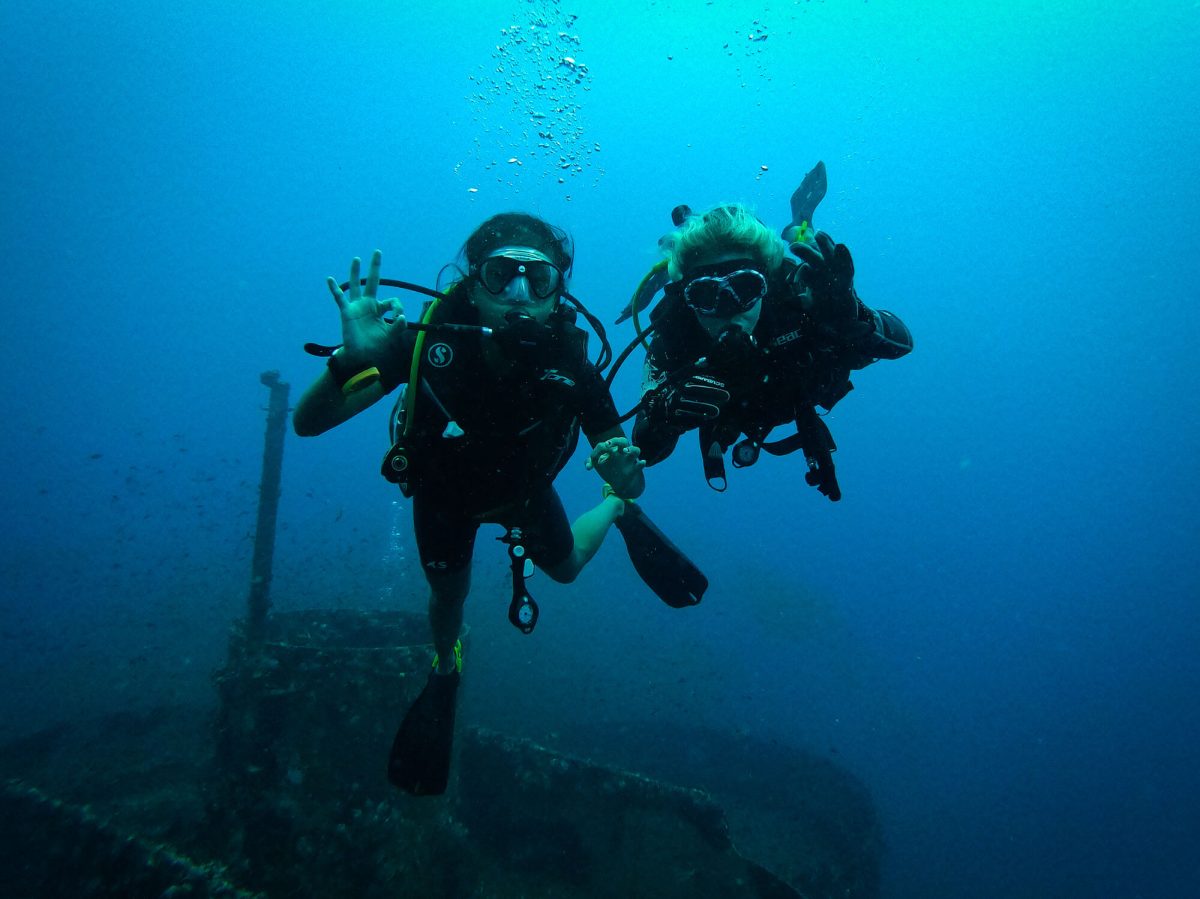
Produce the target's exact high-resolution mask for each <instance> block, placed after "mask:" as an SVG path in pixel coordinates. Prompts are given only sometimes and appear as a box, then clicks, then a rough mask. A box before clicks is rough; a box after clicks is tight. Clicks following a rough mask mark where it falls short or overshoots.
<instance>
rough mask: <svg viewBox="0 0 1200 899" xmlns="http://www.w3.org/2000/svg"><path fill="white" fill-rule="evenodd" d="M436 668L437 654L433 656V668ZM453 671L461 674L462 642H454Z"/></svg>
mask: <svg viewBox="0 0 1200 899" xmlns="http://www.w3.org/2000/svg"><path fill="white" fill-rule="evenodd" d="M437 666H438V654H437V653H436V652H435V653H434V654H433V667H434V668H436V667H437ZM454 670H455V671H457V672H458V673H459V674H462V640H455V641H454Z"/></svg>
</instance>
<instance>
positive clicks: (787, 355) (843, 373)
mask: <svg viewBox="0 0 1200 899" xmlns="http://www.w3.org/2000/svg"><path fill="white" fill-rule="evenodd" d="M818 172H819V174H820V195H819V196H817V197H816V200H817V201H818V202H819V199H820V196H823V195H824V167H823V166H821V165H818V169H814V172H813V173H810V178H812V177H813V175H814V174H816V173H818ZM807 180H808V179H806V182H807ZM795 205H796V198H793V206H795ZM812 205H813V206H815V203H812ZM680 209H681V210H682V212H680V210H677V213H678V215H677V221H676V224H677V225H678V228H677V229H676V230H675V231H674V232H672V233H670V234H668V235H667V236H666V237H665V238H663V240H662V241H660V246H661V247H662V248H663V252H664V255H665V256H666V263H667V264H666V269H665V272H664V276H665V277H666V278H669V281H668V282H667V283H666V284H665V286H664V287H663V290H664V294H665V296H664V298H663V300H662V301H661V302H660V303H659V304H658V305H657V306H656V307H655V308H654V309H653V311H652V312H651V317H650V318H651V323H652V325H653V337H652V338H651V339H650V342H649V351H648V353H647V355H646V363H645V372H644V378H643V398H642V403H641V407H640V411H639V413H638V417H637V421H636V424H635V426H634V430H633V440H634V443H635V444H637V445H638V447H639V448H640V449H641V451H642V458H644V459H645V460H646V461H647V463H649V464H651V465H653V464H655V463H657V462H660V461H662V460H663V459H664V458H666V457H667V456H668V455H670V453H671V452H672V451H673V450H674V448H675V446H676V443H677V442H678V440H679V438H680V436H681V435H683V434H684V433H685V432H686V431H689V430H693V429H695V430H696V431H697V432H698V435H699V442H700V454H701V458H702V460H703V464H704V471H705V477H706V478H707V480H708V483H709V485H710V486H712V487H713V488H714V489H717V490H724V489H725V487H726V480H725V464H724V456H725V453H726V451H727V450H729V449H730V447H732V448H733V452H732V461H733V464H734V467H745V466H747V465H752V464H754V462H756V461H757V460H758V457H759V454H760V451H762V450H766V451H767V452H768V453H771V454H774V455H783V454H786V453H789V452H793V451H796V450H801V451H803V453H804V456H805V459H806V461H807V463H808V472H807V473H806V475H805V479H806V481H807V482H808V483H809V484H810V485H812V486H815V487H817V488H818V489H819V490H820V492H821V493H822V494H824V495H825V496H827V497H828V498H829V499H830V500H833V501H837V500H839V499H840V498H841V489H840V488H839V486H838V482H837V477H836V475H835V473H834V465H833V459H832V452H833V451H834V450H835V449H836V446H835V445H834V442H833V439H832V437H831V436H830V433H829V429H828V428H827V427H826V425H825V423H824V421H823V420H822V418H821V417H820V416H819V415H818V413H817V411H816V408H817V407H820V408H821V409H824V410H826V411H828V410H830V409H832V408H833V406H834V405H835V404H836V403H837V402H838V401H839V400H840V399H841V398H842V397H844V396H845V395H846V394H847V393H848V392H849V391H850V390H851V387H852V385H851V383H850V373H851V371H855V370H858V369H861V368H865V367H866V366H868V365H870V364H872V363H873V362H875V361H877V360H879V359H899V358H900V357H901V356H904V355H906V354H907V353H909V352H910V351H911V350H912V336H911V335H910V334H909V331H908V328H907V327H905V325H904V323H903V322H902V321H901V320H900V319H899V318H898V317H897V316H896V315H894V314H893V313H891V312H886V311H882V310H880V311H876V310H874V309H871V308H870V307H868V306H867V305H866V304H865V303H863V302H862V300H860V299H859V297H858V294H857V293H856V292H855V290H854V263H853V261H852V260H851V257H850V251H849V250H848V249H847V248H846V247H845V245H844V244H837V243H835V242H834V241H833V239H832V238H830V237H829V235H828V234H826V233H825V232H823V231H816V232H812V231H810V230H809V229H808V224H809V222H808V221H807V220H806V221H803V222H802V221H800V220H799V219H798V218H797V221H796V223H795V224H794V225H793V226H790V227H789V228H788V229H787V230H786V233H788V235H789V238H790V239H792V243H791V244H790V245H789V244H785V243H784V242H783V241H781V240H780V239H779V238H778V237H777V236H775V234H774V233H773V232H772V231H771V230H770V229H768V228H767V226H766V225H764V224H763V223H762V222H761V221H759V220H758V219H757V218H756V217H755V216H754V215H753V214H752V213H751V212H750V211H749V210H748V209H747V208H746V207H744V206H741V205H737V204H734V205H727V206H718V207H715V208H713V209H711V210H709V211H708V212H705V213H703V214H692V213H691V212H690V210H688V209H687V208H686V207H681V208H680ZM808 215H809V216H811V208H810V209H809V210H808ZM793 217H794V218H796V216H795V215H794V216H793ZM787 250H790V251H791V253H792V254H793V255H794V256H795V257H796V259H795V260H793V259H791V258H788V257H787ZM644 283H645V282H644ZM789 423H794V424H795V428H796V430H795V433H793V434H790V435H789V436H787V437H784V438H782V439H780V440H775V441H771V440H768V435H769V434H770V432H771V430H772V429H773V428H775V427H776V426H778V425H784V424H789Z"/></svg>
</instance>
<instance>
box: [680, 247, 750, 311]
mask: <svg viewBox="0 0 1200 899" xmlns="http://www.w3.org/2000/svg"><path fill="white" fill-rule="evenodd" d="M754 266H755V263H754V261H753V260H750V259H737V260H734V261H733V262H723V263H720V264H719V265H712V266H704V267H701V268H698V269H696V270H695V273H693V274H691V275H690V277H689V278H688V279H687V280H686V281H684V283H683V299H684V302H686V303H687V304H688V306H689V307H690V308H691V309H692V310H693V311H695V312H698V313H699V314H701V315H714V316H720V317H722V318H732V317H733V316H735V315H737V314H738V313H740V312H746V311H747V310H749V309H753V308H754V306H755V304H757V303H758V301H759V300H761V299H762V298H763V297H765V296H766V295H767V277H766V275H764V274H763V273H762V272H760V271H759V270H758V269H757V268H755V267H754Z"/></svg>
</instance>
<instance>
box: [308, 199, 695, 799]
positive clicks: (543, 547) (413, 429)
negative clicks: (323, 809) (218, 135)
mask: <svg viewBox="0 0 1200 899" xmlns="http://www.w3.org/2000/svg"><path fill="white" fill-rule="evenodd" d="M381 258H382V257H381V253H380V252H379V251H376V252H375V253H374V255H373V256H372V258H371V262H370V267H369V269H368V272H367V277H366V278H360V268H361V262H360V260H359V259H357V258H356V259H354V261H353V262H352V263H351V267H350V279H349V281H348V282H347V283H346V284H345V285H340V286H339V285H338V284H337V282H336V281H335V280H334V279H333V278H330V279H329V280H328V286H329V290H330V292H331V293H332V295H333V298H334V300H335V302H336V303H337V306H338V310H339V312H340V315H341V323H342V336H343V345H342V346H341V347H340V348H338V347H321V346H318V345H316V344H310V345H308V346H307V347H306V349H307V350H308V351H309V352H311V353H314V354H316V355H325V356H328V366H327V369H326V371H324V372H323V373H322V374H321V375H320V377H319V378H318V379H317V380H316V382H315V383H314V384H313V385H312V386H311V387H309V389H308V390H307V391H306V392H305V394H304V395H303V397H301V399H300V402H299V403H298V404H297V406H296V409H295V413H294V417H293V423H294V427H295V430H296V433H297V434H299V435H300V436H315V435H317V434H321V433H323V432H325V431H327V430H329V429H330V428H333V427H335V426H337V425H339V424H341V423H342V422H344V421H346V420H348V419H350V418H351V417H353V416H355V415H357V414H359V413H360V412H362V411H364V410H365V409H367V408H368V407H369V406H371V405H373V404H374V403H376V402H377V401H379V400H380V399H382V398H383V397H384V396H385V395H386V394H388V393H390V392H391V391H393V390H395V389H396V388H397V387H399V386H401V385H405V389H404V391H403V394H402V395H401V397H400V399H399V400H398V401H397V403H396V406H395V408H394V409H393V413H392V419H391V432H392V447H391V450H390V451H389V452H388V453H387V455H386V457H385V458H384V462H383V475H384V477H385V478H387V479H388V480H389V481H391V482H393V483H395V484H397V485H399V487H400V489H401V491H402V492H403V493H404V495H405V496H407V497H409V498H411V500H412V506H413V526H414V530H415V534H416V543H417V548H418V552H419V555H420V559H421V565H422V567H423V570H424V572H425V577H426V579H427V581H428V583H429V588H430V597H429V623H430V628H431V631H432V636H433V644H434V649H435V651H436V655H435V658H434V663H433V670H432V671H431V672H430V674H429V679H428V682H427V684H426V686H425V688H424V690H423V691H422V692H421V694H420V696H419V697H418V698H417V700H416V702H415V703H414V704H413V706H412V707H411V708H410V709H409V711H408V714H407V715H406V716H405V718H404V721H403V723H402V724H401V726H400V729H399V731H398V733H397V735H396V740H395V743H394V745H393V747H392V753H391V756H390V758H389V764H388V776H389V779H390V780H391V781H392V783H394V784H395V785H396V786H398V787H400V788H401V789H403V790H405V791H407V792H409V793H412V794H415V795H428V794H438V793H442V792H444V791H445V788H446V784H447V779H448V776H449V769H450V756H451V748H452V741H453V734H454V717H455V715H454V711H455V700H456V695H457V690H458V684H459V679H460V672H461V670H462V643H461V641H460V639H459V637H460V632H461V629H462V619H463V604H464V601H465V599H466V596H467V593H468V591H469V589H470V577H471V557H472V552H473V548H474V544H475V537H476V532H477V530H478V528H479V526H480V524H482V523H496V524H500V525H502V526H503V527H504V528H505V529H506V534H505V536H504V537H502V538H500V539H501V540H502V541H503V542H504V543H506V544H507V546H508V553H509V559H510V563H511V568H512V575H513V599H512V604H511V605H510V607H509V619H510V621H512V623H513V624H514V625H515V626H517V627H518V628H519V629H520V630H521V631H522V632H523V633H529V632H530V631H532V630H533V627H534V625H535V624H536V621H537V614H538V608H537V605H536V603H534V601H533V599H532V597H531V596H530V595H529V593H528V591H527V590H526V589H525V587H524V578H525V577H526V576H527V575H528V574H531V573H532V567H531V563H532V564H536V565H537V566H538V567H539V568H541V569H542V570H543V571H545V572H546V573H547V574H548V575H549V576H550V577H551V578H552V579H554V580H555V581H558V582H560V583H569V582H571V581H572V580H574V579H575V577H576V576H577V575H578V574H579V572H580V570H581V569H582V568H583V567H584V566H585V565H586V564H587V563H588V561H589V560H590V559H591V558H592V557H593V556H594V555H595V553H596V551H597V550H598V549H599V547H600V545H601V543H602V542H603V540H604V537H605V535H606V534H607V532H608V529H609V527H610V526H612V525H613V524H614V523H619V524H620V523H621V522H622V520H623V519H624V520H625V523H624V524H623V525H622V526H621V533H622V535H623V536H624V538H625V540H626V543H627V546H628V547H629V550H630V557H631V559H633V561H634V563H635V566H637V567H638V570H639V571H640V572H642V571H643V567H646V568H647V570H650V568H653V571H654V572H655V574H656V576H657V578H658V586H657V587H656V589H665V590H668V591H674V592H672V593H670V595H672V596H676V595H677V594H678V593H679V592H680V591H690V593H689V594H688V595H689V596H691V595H695V594H696V593H697V592H698V593H699V594H702V593H703V588H704V587H706V586H707V581H703V583H702V584H701V583H699V581H700V580H702V579H703V575H700V574H699V572H698V571H695V570H694V566H691V563H690V562H688V561H687V560H686V557H683V556H682V554H681V553H678V551H677V550H676V549H675V548H674V547H673V546H671V545H670V542H669V541H667V540H666V539H665V538H664V537H663V536H662V535H661V533H659V532H658V531H657V529H656V528H654V527H653V525H652V524H651V523H650V522H649V520H648V519H646V517H645V515H644V513H642V512H641V511H640V509H639V508H638V506H637V505H636V504H634V503H633V502H632V500H633V499H634V498H635V497H637V496H639V495H640V494H641V493H642V491H643V489H644V486H645V482H644V476H643V474H642V468H643V466H644V465H645V463H644V462H642V461H641V459H640V458H639V452H638V449H637V447H635V446H633V445H631V444H630V442H629V440H627V439H626V437H625V435H624V432H623V430H622V428H621V426H620V424H619V422H618V414H617V411H616V408H615V406H614V404H613V401H612V397H611V395H610V394H609V391H608V388H607V386H606V385H605V383H604V381H603V379H602V378H601V376H600V372H599V368H598V367H597V365H595V364H593V363H592V362H590V361H589V360H588V358H587V334H586V332H584V331H583V330H581V329H580V328H578V327H577V326H576V325H575V317H576V313H575V308H578V309H579V311H580V312H582V313H583V314H584V315H585V317H587V318H588V319H589V321H592V322H593V325H594V326H597V327H598V326H599V323H598V322H595V321H594V319H592V318H591V316H590V314H589V313H587V311H586V310H584V309H583V307H582V306H581V305H579V304H578V301H577V300H575V299H574V297H572V296H571V295H570V294H569V293H568V292H567V279H568V276H569V274H570V271H571V266H572V262H573V247H572V244H571V241H570V238H569V237H568V236H567V235H566V234H565V233H564V232H562V231H561V230H559V229H557V228H555V227H553V226H552V225H550V224H548V223H547V222H545V221H543V220H542V219H540V218H537V217H535V216H532V215H528V214H524V213H517V212H513V213H502V214H499V215H496V216H493V217H492V218H490V219H488V220H487V221H485V222H484V223H483V224H482V225H480V226H479V227H478V228H477V229H476V230H475V231H474V232H473V233H472V234H471V235H470V237H468V238H467V241H466V243H465V244H464V245H463V247H462V250H461V253H460V260H459V266H458V267H457V269H455V271H456V275H457V280H454V281H453V283H451V284H450V285H449V287H448V288H447V289H446V290H445V291H443V292H441V293H439V292H437V291H432V290H428V289H426V288H421V287H418V286H416V285H412V284H407V283H406V282H398V281H386V280H383V279H381V278H380V267H381ZM381 283H383V284H385V285H388V286H397V287H402V288H405V289H410V290H416V291H419V292H422V293H426V294H428V295H430V296H431V297H433V299H432V301H430V302H427V304H426V306H425V309H424V312H423V314H422V316H421V318H420V321H419V322H413V321H408V320H406V319H405V317H404V315H403V306H402V305H401V303H400V301H399V300H398V299H390V300H379V299H377V293H378V288H379V285H380V284H381ZM572 304H573V305H572ZM598 333H599V334H600V335H601V338H602V340H603V329H602V328H598ZM604 350H605V352H607V351H608V347H607V342H606V341H605V343H604ZM580 430H582V432H583V433H584V435H586V437H587V439H588V441H589V442H590V443H591V445H592V451H591V454H590V456H589V457H588V459H587V462H586V465H587V467H588V468H590V469H594V470H595V471H596V472H597V473H598V474H599V475H600V476H601V478H602V479H603V481H604V485H603V489H602V497H603V498H602V500H601V502H600V504H599V505H597V506H595V507H594V508H593V509H591V510H590V511H588V512H586V513H584V514H583V515H582V516H580V517H579V518H578V519H577V520H576V521H575V522H574V524H571V523H570V522H569V520H568V518H567V515H566V513H565V511H564V510H563V505H562V502H561V500H560V499H559V496H558V493H557V492H556V491H555V489H554V486H553V481H554V478H555V476H556V475H557V474H558V472H559V471H561V470H562V468H563V467H564V466H565V465H566V463H567V462H568V460H569V459H570V457H571V455H572V454H573V452H574V450H575V448H576V445H577V442H578V437H579V432H580ZM639 555H640V556H641V557H643V560H644V559H645V558H652V559H653V560H654V563H655V564H654V565H653V566H650V565H649V563H647V564H646V565H639V558H638V557H639ZM643 575H644V572H643ZM647 582H648V583H650V584H651V586H652V587H655V584H654V583H652V582H651V580H650V579H647ZM660 595H661V594H660ZM665 598H666V597H665V596H664V599H665ZM694 601H698V598H697V599H695V600H694Z"/></svg>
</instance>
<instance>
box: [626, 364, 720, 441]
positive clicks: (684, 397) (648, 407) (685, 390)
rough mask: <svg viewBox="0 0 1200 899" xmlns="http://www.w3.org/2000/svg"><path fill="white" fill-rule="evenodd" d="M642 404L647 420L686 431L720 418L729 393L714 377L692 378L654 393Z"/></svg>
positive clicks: (701, 376) (693, 376)
mask: <svg viewBox="0 0 1200 899" xmlns="http://www.w3.org/2000/svg"><path fill="white" fill-rule="evenodd" d="M642 402H643V404H644V405H643V408H644V409H645V412H646V417H647V418H649V419H651V420H653V421H657V422H662V423H665V424H669V425H673V426H674V427H676V428H679V429H681V430H685V431H686V430H688V429H689V428H694V427H698V426H699V425H700V424H701V423H702V422H706V421H712V420H713V419H714V418H716V417H717V416H718V415H720V414H721V407H722V406H723V405H725V403H727V402H729V391H728V390H726V389H725V383H724V382H723V381H720V380H718V379H717V378H714V377H712V375H692V376H691V377H690V378H686V379H684V380H683V381H680V382H679V383H677V384H665V385H663V386H662V387H659V388H658V389H657V390H653V391H651V392H650V393H649V394H647V395H646V398H645V399H644V400H643V401H642Z"/></svg>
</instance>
